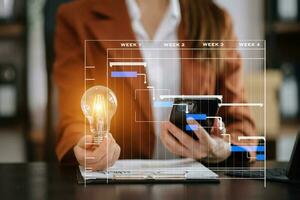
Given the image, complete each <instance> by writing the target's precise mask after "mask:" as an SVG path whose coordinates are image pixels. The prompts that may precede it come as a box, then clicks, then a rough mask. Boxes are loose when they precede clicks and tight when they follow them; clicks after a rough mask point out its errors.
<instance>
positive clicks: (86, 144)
mask: <svg viewBox="0 0 300 200" xmlns="http://www.w3.org/2000/svg"><path fill="white" fill-rule="evenodd" d="M92 142H93V136H92V135H85V136H83V137H81V138H80V140H79V141H78V143H77V146H78V147H80V148H82V149H85V148H90V147H91V146H93V144H92Z"/></svg>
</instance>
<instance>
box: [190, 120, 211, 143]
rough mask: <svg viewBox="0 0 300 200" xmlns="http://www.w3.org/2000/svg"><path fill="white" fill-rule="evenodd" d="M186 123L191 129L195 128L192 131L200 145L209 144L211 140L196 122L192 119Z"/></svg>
mask: <svg viewBox="0 0 300 200" xmlns="http://www.w3.org/2000/svg"><path fill="white" fill-rule="evenodd" d="M187 123H188V124H189V125H190V126H191V127H196V128H193V131H194V133H195V134H196V136H197V137H198V138H199V141H200V142H201V143H207V144H210V142H211V139H212V138H211V137H210V135H209V134H208V133H207V131H206V130H205V129H204V128H203V127H202V126H201V125H200V124H199V123H198V122H197V121H196V120H194V119H193V118H189V119H188V120H187Z"/></svg>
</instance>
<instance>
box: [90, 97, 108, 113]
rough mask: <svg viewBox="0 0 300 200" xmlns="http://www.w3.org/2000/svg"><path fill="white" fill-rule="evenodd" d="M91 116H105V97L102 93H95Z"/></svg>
mask: <svg viewBox="0 0 300 200" xmlns="http://www.w3.org/2000/svg"><path fill="white" fill-rule="evenodd" d="M93 116H94V117H95V118H98V117H102V118H104V117H105V116H106V109H105V99H104V98H103V96H102V95H96V96H95V97H94V103H93Z"/></svg>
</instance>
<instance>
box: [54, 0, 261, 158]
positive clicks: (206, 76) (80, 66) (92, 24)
mask: <svg viewBox="0 0 300 200" xmlns="http://www.w3.org/2000/svg"><path fill="white" fill-rule="evenodd" d="M224 17H225V20H226V24H227V25H226V30H225V32H226V33H227V37H226V39H228V40H234V39H235V36H234V34H233V32H232V24H231V20H230V17H229V16H228V14H226V13H225V12H224ZM183 32H184V26H183V25H181V26H180V28H179V39H187V38H184V34H182V33H183ZM85 40H106V41H100V42H90V41H85ZM109 40H132V41H135V36H134V33H133V31H132V28H131V21H130V18H129V16H128V13H127V8H126V5H125V2H124V0H101V1H99V0H78V1H74V2H71V3H67V4H65V5H63V6H61V7H60V9H59V11H58V15H57V27H56V41H55V52H56V61H55V66H54V80H55V83H56V85H57V87H58V92H59V116H60V118H59V126H58V135H57V146H56V152H57V156H58V158H59V160H67V159H68V158H67V157H68V156H67V155H70V156H71V157H70V158H73V159H74V156H73V154H72V148H73V146H74V145H75V144H76V143H77V142H78V140H79V138H81V137H82V136H83V135H84V127H85V126H84V121H85V120H84V116H83V115H82V111H81V109H80V99H81V96H82V94H83V93H84V86H85V85H84V77H88V78H95V81H94V82H91V83H90V84H89V85H87V86H86V87H87V88H88V87H89V86H91V85H93V84H102V85H106V83H107V82H108V81H110V83H111V85H110V87H111V89H113V90H114V91H115V93H116V95H117V99H118V102H119V105H118V110H117V113H116V114H115V116H114V118H113V120H112V125H111V133H112V135H113V136H114V138H115V139H116V141H117V143H118V144H119V145H120V147H121V158H151V156H152V152H153V149H154V144H155V137H154V133H153V132H154V131H153V130H154V129H153V123H137V122H135V120H136V118H139V119H142V120H145V121H148V120H152V113H151V106H150V100H149V93H148V92H145V93H143V96H141V97H140V98H137V99H134V98H135V96H134V94H135V93H134V92H135V89H137V88H143V87H145V85H144V84H143V80H142V79H126V80H120V79H118V80H108V77H107V76H106V49H107V48H111V47H114V46H115V45H116V43H115V42H113V41H109ZM85 47H86V55H87V57H86V58H84V53H85V52H84V49H85ZM229 54H231V56H232V55H234V56H239V54H238V53H237V52H236V51H231V52H229ZM112 56H118V55H117V53H116V54H115V55H114V54H113V53H112ZM119 56H120V55H119ZM123 56H124V55H123ZM125 56H126V55H125ZM131 56H133V57H137V58H141V59H142V57H141V54H140V52H139V51H135V52H133V55H132V54H131ZM181 56H186V57H188V56H190V52H189V51H182V52H181ZM224 62H225V68H224V69H225V70H224V71H223V72H222V73H221V74H219V75H218V74H217V71H216V66H209V65H208V64H207V63H204V62H203V63H202V61H200V62H199V65H195V64H193V65H192V64H191V60H187V59H183V60H182V63H181V93H182V94H185V95H190V94H194V95H196V94H198V95H199V94H203V95H209V94H215V93H216V90H217V89H216V83H218V86H219V90H218V91H219V92H220V94H222V95H223V101H224V102H245V98H244V87H243V83H242V80H241V79H242V68H241V62H240V60H225V61H224ZM85 65H86V66H87V65H92V66H95V67H96V68H95V69H91V68H88V69H85V68H84V66H85ZM139 72H140V73H143V72H144V73H145V70H144V68H142V67H141V68H139ZM125 99H126V101H125ZM124 102H126V105H125V103H124ZM136 113H137V114H136ZM220 115H221V116H222V117H223V118H224V123H225V125H226V128H227V132H228V133H230V134H231V141H232V143H234V144H238V140H237V136H239V135H247V136H248V135H255V134H256V130H255V125H254V123H253V120H252V119H251V117H250V113H249V110H248V109H247V108H245V107H243V108H242V107H224V108H221V110H220Z"/></svg>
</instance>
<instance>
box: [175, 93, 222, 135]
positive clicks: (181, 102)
mask: <svg viewBox="0 0 300 200" xmlns="http://www.w3.org/2000/svg"><path fill="white" fill-rule="evenodd" d="M220 103H222V98H221V97H217V96H211V97H210V96H198V97H195V98H186V99H184V98H176V99H174V104H173V108H172V112H171V115H170V122H172V123H173V124H175V125H176V126H177V127H178V128H179V129H181V130H182V131H183V132H185V133H187V134H188V135H190V136H191V137H193V138H194V139H195V140H198V137H197V136H196V135H195V133H194V131H195V129H196V128H197V127H196V126H195V127H193V126H191V125H189V124H188V123H187V119H188V118H193V119H195V120H196V121H197V122H198V123H199V124H200V125H201V126H202V127H203V128H204V129H205V130H206V131H207V133H211V128H212V127H213V125H214V121H215V119H216V118H217V114H218V110H219V104H220Z"/></svg>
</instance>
